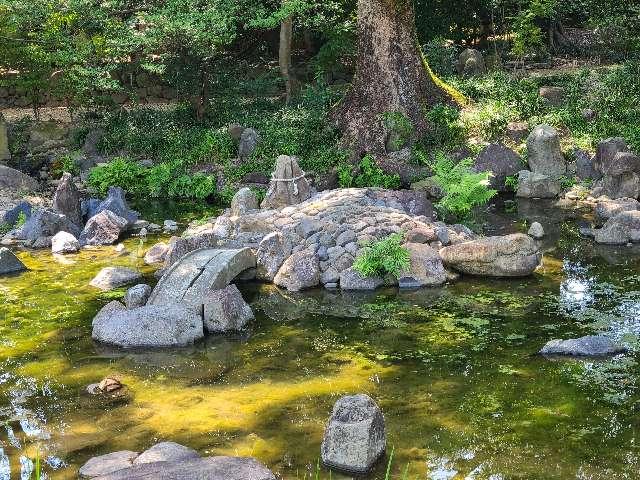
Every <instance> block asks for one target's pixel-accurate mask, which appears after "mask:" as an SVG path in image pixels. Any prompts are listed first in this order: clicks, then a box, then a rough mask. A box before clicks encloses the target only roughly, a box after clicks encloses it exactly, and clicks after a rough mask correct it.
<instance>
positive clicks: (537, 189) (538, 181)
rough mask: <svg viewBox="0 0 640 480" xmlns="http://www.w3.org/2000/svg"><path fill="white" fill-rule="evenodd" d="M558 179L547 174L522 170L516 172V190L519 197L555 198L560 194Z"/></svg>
mask: <svg viewBox="0 0 640 480" xmlns="http://www.w3.org/2000/svg"><path fill="white" fill-rule="evenodd" d="M561 191H562V186H561V185H560V181H559V180H557V179H556V178H553V177H550V176H548V175H542V174H540V173H534V172H530V171H528V170H522V171H521V172H520V173H519V174H518V191H517V193H516V196H518V197H520V198H555V197H557V196H558V195H560V192H561Z"/></svg>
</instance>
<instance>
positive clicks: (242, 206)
mask: <svg viewBox="0 0 640 480" xmlns="http://www.w3.org/2000/svg"><path fill="white" fill-rule="evenodd" d="M259 208H260V202H258V197H257V196H256V194H255V193H254V192H253V190H251V189H250V188H248V187H244V188H241V189H240V190H238V191H237V192H236V194H235V195H234V196H233V198H232V199H231V215H233V216H235V217H239V216H240V215H244V214H245V213H248V212H250V211H252V210H257V209H259Z"/></svg>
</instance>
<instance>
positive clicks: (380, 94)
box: [333, 0, 449, 157]
mask: <svg viewBox="0 0 640 480" xmlns="http://www.w3.org/2000/svg"><path fill="white" fill-rule="evenodd" d="M447 100H449V97H448V95H447V94H446V93H445V92H444V91H443V90H442V89H441V88H440V87H438V86H437V85H436V84H435V82H434V81H433V79H432V77H431V75H430V73H429V72H428V71H427V67H426V65H425V64H424V62H423V60H422V56H421V53H420V51H419V47H418V44H417V37H416V28H415V12H414V7H413V1H412V0H358V59H357V66H356V75H355V77H354V79H353V84H352V87H351V90H350V91H349V93H348V94H347V96H346V97H345V99H344V100H343V102H342V103H341V104H340V105H339V106H338V107H337V108H336V110H335V111H334V112H333V118H334V121H335V122H336V124H337V125H338V127H339V128H340V129H341V130H342V132H343V134H344V141H345V144H346V145H347V146H349V147H351V148H353V150H354V153H355V155H356V156H357V157H361V156H362V155H363V154H365V153H373V154H376V155H377V154H384V153H386V149H385V143H386V137H387V136H388V134H389V132H386V131H385V126H384V122H383V119H382V115H383V114H384V113H387V112H399V113H402V114H404V115H405V116H406V117H407V118H408V119H409V120H410V121H411V123H412V126H413V129H414V136H415V137H416V138H417V137H419V136H422V135H424V133H425V132H426V131H427V129H428V126H427V122H426V119H425V113H426V110H427V109H428V107H429V106H430V105H433V104H435V103H437V102H443V101H447Z"/></svg>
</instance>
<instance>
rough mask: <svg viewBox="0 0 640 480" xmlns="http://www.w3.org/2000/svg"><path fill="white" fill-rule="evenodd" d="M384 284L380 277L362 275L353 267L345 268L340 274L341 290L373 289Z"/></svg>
mask: <svg viewBox="0 0 640 480" xmlns="http://www.w3.org/2000/svg"><path fill="white" fill-rule="evenodd" d="M382 285H384V280H383V279H382V278H380V277H363V276H362V275H360V273H358V272H357V271H356V270H355V269H354V268H353V267H350V268H347V269H346V270H344V271H342V273H341V274H340V288H341V289H342V290H363V291H365V290H375V289H376V288H378V287H381V286H382Z"/></svg>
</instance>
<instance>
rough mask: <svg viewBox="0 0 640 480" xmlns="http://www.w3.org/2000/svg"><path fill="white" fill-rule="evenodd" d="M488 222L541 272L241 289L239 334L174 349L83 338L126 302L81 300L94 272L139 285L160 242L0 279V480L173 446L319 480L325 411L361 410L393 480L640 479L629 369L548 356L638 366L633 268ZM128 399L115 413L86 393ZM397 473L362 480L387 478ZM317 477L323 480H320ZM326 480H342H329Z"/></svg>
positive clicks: (570, 229)
mask: <svg viewBox="0 0 640 480" xmlns="http://www.w3.org/2000/svg"><path fill="white" fill-rule="evenodd" d="M518 207H519V208H518V209H517V210H516V209H514V208H513V207H512V206H509V208H508V209H507V210H508V212H507V211H506V210H505V209H504V205H502V204H497V205H496V206H495V208H494V209H493V211H492V212H491V213H490V216H489V217H488V221H489V224H490V225H491V227H490V228H489V229H488V231H489V233H491V232H495V233H499V234H504V233H510V232H513V231H518V230H522V229H524V228H526V226H525V225H524V224H523V223H522V222H523V220H524V219H526V220H528V221H535V220H538V221H541V222H542V223H543V225H544V226H545V228H547V229H548V231H549V233H550V234H549V236H548V237H547V239H545V241H544V242H543V244H542V247H543V250H544V251H545V260H544V264H543V266H542V267H541V268H540V270H539V272H537V273H536V275H535V276H533V277H531V278H528V279H523V280H491V279H474V278H470V277H466V278H463V279H462V280H461V281H460V282H458V283H456V284H452V285H448V286H445V287H444V288H438V289H428V290H419V291H407V292H405V291H398V290H395V289H388V290H380V291H376V292H374V293H367V294H356V293H343V292H339V291H338V292H328V291H320V290H314V291H311V292H305V293H302V294H291V293H288V292H285V291H282V290H278V289H276V288H274V287H272V286H267V285H260V284H243V285H240V287H241V290H242V292H243V294H244V296H245V299H246V300H247V301H249V302H250V303H251V306H252V308H253V309H254V312H255V313H256V320H255V321H254V322H253V324H252V325H251V328H250V329H249V330H248V331H247V332H245V333H243V334H242V335H237V336H231V337H215V336H209V337H207V338H206V339H205V340H204V341H202V342H200V343H198V344H196V345H194V346H192V347H188V348H184V349H179V350H156V351H153V350H152V351H126V350H117V349H112V348H106V347H104V346H101V345H98V344H95V343H94V342H93V341H92V340H91V319H92V318H93V316H94V315H95V313H96V312H97V311H98V309H99V308H100V307H101V306H102V305H104V304H105V303H107V302H108V301H110V300H111V299H113V298H119V297H120V296H122V294H123V291H122V290H118V291H115V292H110V293H107V294H105V293H100V292H98V291H96V290H95V289H93V288H91V287H89V286H88V284H89V281H90V280H91V278H92V277H93V276H94V275H95V274H96V273H97V272H98V271H99V270H100V269H101V268H103V267H104V266H111V265H125V266H132V267H135V268H139V269H141V270H142V271H143V273H144V274H145V275H146V276H147V277H146V278H147V281H149V282H150V283H153V282H154V279H153V270H152V269H151V268H150V267H146V266H144V265H143V263H142V260H141V256H142V255H143V253H144V251H145V249H146V248H148V247H149V246H151V244H152V240H151V239H149V241H148V243H144V242H142V241H141V240H138V239H132V240H129V241H127V242H125V244H126V246H127V249H128V253H127V254H126V255H124V256H118V254H117V253H116V252H115V250H114V249H113V248H111V247H105V248H101V249H97V250H88V251H83V252H82V253H80V254H78V255H70V256H66V257H53V256H52V255H51V254H50V253H49V252H27V251H25V252H19V256H20V258H21V259H22V260H23V261H24V262H25V264H26V265H27V266H28V267H29V268H30V270H29V271H28V272H26V273H24V274H22V275H18V276H11V277H3V278H2V279H1V280H0V480H9V479H21V480H26V479H28V478H33V476H32V472H33V469H34V464H35V461H36V458H39V459H40V462H41V464H42V467H43V471H44V475H43V478H50V479H73V478H77V470H78V468H79V466H80V465H82V464H83V463H84V462H85V461H86V460H87V459H89V458H90V457H92V456H95V455H100V454H105V453H109V452H112V451H116V450H125V449H126V450H135V451H142V450H144V449H146V448H148V447H149V446H151V445H153V444H154V443H156V442H158V441H164V440H170V441H175V442H178V443H182V444H184V445H187V446H189V447H191V448H194V449H196V450H197V451H198V452H200V453H201V454H202V455H240V456H254V457H256V458H258V459H259V460H260V461H262V462H263V463H265V464H266V465H267V466H268V467H269V468H270V469H272V470H273V471H274V472H275V473H277V474H278V475H279V476H281V477H282V478H284V479H287V480H288V479H304V478H307V479H310V478H321V479H328V478H330V477H329V472H328V471H326V470H324V469H322V468H320V472H316V469H317V464H318V457H319V455H320V442H321V440H322V434H323V431H324V427H325V424H326V422H327V420H328V418H329V415H330V412H331V408H332V405H333V403H334V402H335V401H336V400H337V399H338V398H339V397H340V396H341V395H345V394H353V393H361V392H362V393H367V394H369V395H370V396H372V397H373V398H374V399H375V400H376V401H377V402H378V404H379V405H380V407H381V408H382V410H383V412H384V415H385V419H386V425H387V435H388V447H389V452H388V454H389V453H391V450H392V449H393V461H392V463H391V467H390V472H391V473H390V477H391V478H394V479H401V478H407V479H432V480H447V479H455V480H458V479H492V480H499V479H569V478H575V479H605V478H606V479H627V478H628V479H635V478H639V477H640V473H638V472H640V445H638V444H637V443H636V437H637V435H638V434H639V433H640V419H639V416H638V410H639V409H640V403H639V400H640V393H639V391H638V388H639V386H640V368H639V366H638V363H637V355H636V353H630V354H628V355H624V356H618V357H615V358H612V359H608V360H604V361H593V360H574V361H553V360H548V359H545V358H541V357H539V356H537V355H536V352H537V351H538V350H539V349H540V348H541V347H542V345H544V343H545V342H547V341H548V340H550V339H553V338H563V337H564V338H566V337H575V336H583V335H587V334H591V333H594V332H600V333H604V334H606V335H610V336H612V337H614V338H616V339H619V340H622V341H624V342H626V343H627V344H628V345H629V346H630V347H631V348H632V349H633V350H632V352H635V351H636V347H637V345H638V338H639V337H638V335H639V334H640V319H639V314H640V261H639V260H638V259H640V256H638V253H639V252H638V250H637V249H636V248H627V247H619V248H618V247H616V248H613V247H599V246H595V245H593V244H592V243H591V242H590V241H589V240H586V239H583V238H580V237H579V235H578V233H577V231H578V226H577V225H578V223H579V222H580V221H581V216H580V215H578V214H574V213H571V214H569V213H567V214H562V215H560V216H558V218H553V217H552V216H550V214H549V209H548V206H547V205H546V204H542V203H541V204H535V203H532V202H527V203H523V204H521V205H518ZM107 375H116V376H118V377H119V378H120V379H121V381H122V382H123V383H124V384H126V387H127V394H126V395H124V396H122V397H120V398H117V399H113V400H104V399H100V398H98V397H92V396H89V395H87V394H86V393H85V389H86V386H87V385H89V384H91V383H95V382H97V381H100V380H101V379H102V378H104V377H105V376H107ZM387 463H388V456H387V459H385V460H384V461H383V462H381V464H380V466H379V467H378V468H377V470H376V471H374V472H373V473H372V474H371V475H370V476H369V477H368V478H369V479H383V478H384V477H385V470H386V468H387ZM316 475H317V477H316ZM331 478H334V479H339V478H346V477H342V476H340V475H338V474H336V473H332V475H331Z"/></svg>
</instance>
